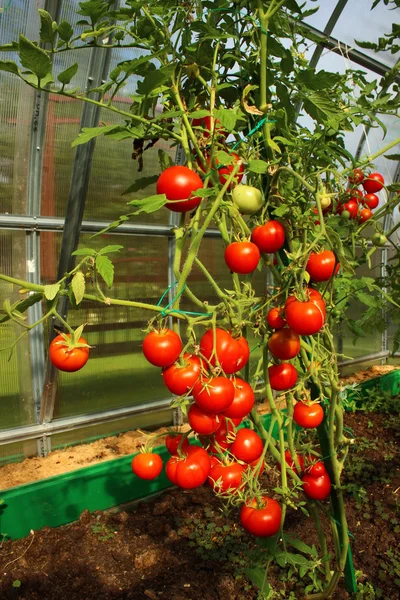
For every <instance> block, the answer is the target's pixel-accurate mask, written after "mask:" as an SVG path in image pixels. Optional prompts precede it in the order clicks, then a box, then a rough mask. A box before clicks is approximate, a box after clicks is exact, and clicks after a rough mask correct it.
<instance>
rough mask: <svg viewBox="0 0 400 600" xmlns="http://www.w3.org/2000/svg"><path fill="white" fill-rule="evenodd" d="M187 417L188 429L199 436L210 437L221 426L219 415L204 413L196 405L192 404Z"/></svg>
mask: <svg viewBox="0 0 400 600" xmlns="http://www.w3.org/2000/svg"><path fill="white" fill-rule="evenodd" d="M187 417H188V422H189V425H190V427H191V428H192V429H193V431H195V432H196V433H199V434H200V435H211V434H212V433H214V431H217V429H218V427H219V426H220V424H221V419H220V417H219V415H215V414H212V413H206V412H204V411H203V410H201V408H199V407H198V406H197V404H192V406H191V407H190V408H189V410H188V415H187Z"/></svg>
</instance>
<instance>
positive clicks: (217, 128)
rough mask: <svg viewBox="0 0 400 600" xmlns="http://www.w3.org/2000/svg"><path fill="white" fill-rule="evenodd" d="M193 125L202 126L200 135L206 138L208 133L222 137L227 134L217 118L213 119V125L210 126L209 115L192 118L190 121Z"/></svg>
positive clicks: (208, 135)
mask: <svg viewBox="0 0 400 600" xmlns="http://www.w3.org/2000/svg"><path fill="white" fill-rule="evenodd" d="M192 125H193V127H202V128H203V129H205V131H202V132H201V134H202V136H203V137H204V138H205V139H207V138H209V137H210V135H217V136H219V137H224V138H226V136H227V135H228V132H227V131H226V129H225V128H224V127H223V126H222V125H221V121H219V120H218V119H214V125H213V127H211V115H207V116H206V117H201V118H199V119H193V121H192Z"/></svg>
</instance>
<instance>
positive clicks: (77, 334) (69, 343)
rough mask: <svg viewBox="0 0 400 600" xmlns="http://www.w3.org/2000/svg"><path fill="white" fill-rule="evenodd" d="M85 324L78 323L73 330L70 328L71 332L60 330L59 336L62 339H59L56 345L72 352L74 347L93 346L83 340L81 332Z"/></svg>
mask: <svg viewBox="0 0 400 600" xmlns="http://www.w3.org/2000/svg"><path fill="white" fill-rule="evenodd" d="M84 327H85V325H80V326H79V327H77V328H76V329H75V331H73V330H71V331H72V333H63V332H60V333H59V336H61V338H62V339H59V341H58V345H59V346H61V347H63V348H65V351H66V352H72V350H74V349H75V348H93V346H90V345H89V344H88V343H87V342H86V341H85V340H84V341H82V340H83V338H82V337H81V336H82V332H83V328H84Z"/></svg>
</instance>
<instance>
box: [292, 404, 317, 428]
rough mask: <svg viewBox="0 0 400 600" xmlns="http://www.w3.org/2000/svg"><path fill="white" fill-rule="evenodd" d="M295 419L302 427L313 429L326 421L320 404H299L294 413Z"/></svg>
mask: <svg viewBox="0 0 400 600" xmlns="http://www.w3.org/2000/svg"><path fill="white" fill-rule="evenodd" d="M293 419H294V421H295V422H296V423H297V425H300V427H304V428H305V429H312V428H313V427H318V426H319V425H321V423H322V421H323V420H324V409H323V408H322V406H321V405H320V404H318V403H313V404H305V403H304V402H297V404H296V405H295V407H294V411H293Z"/></svg>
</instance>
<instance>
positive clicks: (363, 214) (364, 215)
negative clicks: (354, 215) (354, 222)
mask: <svg viewBox="0 0 400 600" xmlns="http://www.w3.org/2000/svg"><path fill="white" fill-rule="evenodd" d="M372 216H373V215H372V211H371V210H370V209H369V208H363V209H361V210H360V215H359V217H358V220H359V221H360V223H364V222H365V221H368V219H370V218H371V217H372Z"/></svg>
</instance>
